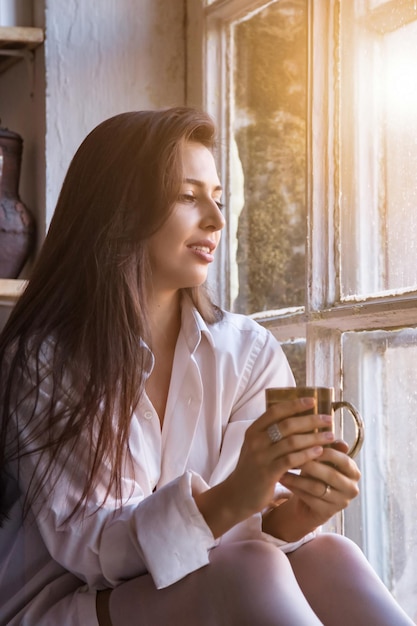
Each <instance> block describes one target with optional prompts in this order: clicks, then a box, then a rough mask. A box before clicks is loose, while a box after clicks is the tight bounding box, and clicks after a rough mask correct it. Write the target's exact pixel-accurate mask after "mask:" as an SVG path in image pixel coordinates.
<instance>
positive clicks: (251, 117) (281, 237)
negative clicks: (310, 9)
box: [229, 0, 307, 313]
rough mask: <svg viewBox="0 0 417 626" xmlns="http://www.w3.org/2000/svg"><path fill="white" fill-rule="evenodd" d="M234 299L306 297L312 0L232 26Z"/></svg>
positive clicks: (268, 304)
mask: <svg viewBox="0 0 417 626" xmlns="http://www.w3.org/2000/svg"><path fill="white" fill-rule="evenodd" d="M231 33H232V55H231V56H232V65H233V69H232V74H233V76H232V82H233V85H232V93H233V97H232V104H231V149H230V156H229V158H230V186H231V201H230V260H231V304H232V307H233V309H234V310H235V311H237V312H241V313H254V312H260V311H266V310H270V309H282V308H287V307H296V306H303V305H304V298H305V282H306V279H305V244H306V188H305V179H306V158H305V153H306V80H307V78H306V75H307V62H306V53H307V3H306V1H305V0H302V1H300V0H294V1H287V0H286V1H285V2H283V1H281V2H275V3H272V4H269V5H268V6H266V7H265V8H263V9H262V10H260V11H258V12H256V13H254V14H251V15H250V16H249V17H248V18H246V19H244V20H242V21H238V22H235V23H234V24H233V25H232V29H231Z"/></svg>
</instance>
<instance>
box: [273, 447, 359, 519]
mask: <svg viewBox="0 0 417 626" xmlns="http://www.w3.org/2000/svg"><path fill="white" fill-rule="evenodd" d="M360 476H361V474H360V471H359V469H358V467H357V465H356V463H355V462H354V461H352V459H350V458H349V457H348V456H347V455H346V454H345V453H343V452H339V451H338V450H335V449H333V448H324V449H323V454H322V455H321V456H320V457H319V458H318V459H317V460H316V461H312V462H308V463H306V464H305V465H303V467H302V471H301V473H300V474H299V475H294V474H291V473H288V474H286V475H285V476H283V477H282V478H281V483H282V484H283V485H284V486H285V487H287V488H288V489H290V490H291V491H293V493H297V494H298V495H299V496H300V497H303V495H304V497H305V498H306V497H313V498H319V499H325V500H326V502H333V503H334V504H337V505H338V507H339V508H338V510H340V509H341V508H343V507H345V506H347V504H348V503H349V502H350V501H351V500H352V499H353V498H355V497H356V496H357V495H358V493H359V488H358V481H359V479H360Z"/></svg>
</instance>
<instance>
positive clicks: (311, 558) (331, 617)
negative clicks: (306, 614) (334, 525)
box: [288, 534, 413, 626]
mask: <svg viewBox="0 0 417 626" xmlns="http://www.w3.org/2000/svg"><path fill="white" fill-rule="evenodd" d="M288 557H289V560H290V563H291V565H292V568H293V570H294V573H295V576H296V578H297V580H298V583H299V585H300V587H301V589H302V590H303V593H304V595H305V597H306V598H307V600H308V602H309V603H310V605H311V606H312V608H313V610H314V611H315V613H316V614H317V615H318V616H319V618H320V619H321V620H322V622H323V623H324V624H326V626H352V624H355V626H369V625H370V624H378V626H411V625H412V624H413V622H412V621H411V619H410V618H409V617H407V615H406V614H405V612H404V611H403V610H402V609H401V608H400V606H399V605H398V604H397V603H396V602H395V600H394V598H393V597H392V596H391V594H390V593H389V591H388V590H387V589H386V587H385V586H384V585H383V583H382V582H381V580H380V579H379V578H378V576H377V575H376V573H375V572H374V570H373V569H372V568H371V566H370V565H369V563H368V561H367V560H366V558H365V556H364V555H363V553H362V552H361V550H360V549H359V548H358V547H357V546H356V545H355V544H354V543H353V542H351V541H350V540H349V539H346V538H345V537H341V536H339V535H334V534H323V535H319V536H318V537H316V539H314V540H313V541H311V542H309V543H306V544H304V545H303V546H301V547H300V548H299V549H298V550H296V551H295V552H292V553H291V554H289V555H288Z"/></svg>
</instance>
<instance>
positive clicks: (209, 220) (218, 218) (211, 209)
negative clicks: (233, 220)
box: [203, 199, 226, 230]
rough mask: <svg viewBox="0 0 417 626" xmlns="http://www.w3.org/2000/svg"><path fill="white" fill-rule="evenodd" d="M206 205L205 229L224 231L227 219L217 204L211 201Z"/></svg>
mask: <svg viewBox="0 0 417 626" xmlns="http://www.w3.org/2000/svg"><path fill="white" fill-rule="evenodd" d="M204 204H205V206H204V217H203V221H204V227H205V228H209V229H211V230H222V228H224V226H225V224H226V219H225V217H224V215H223V213H222V211H221V209H220V208H219V206H218V204H217V202H215V201H214V200H211V199H210V200H208V201H207V202H206V203H204Z"/></svg>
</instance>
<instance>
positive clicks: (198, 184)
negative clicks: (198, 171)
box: [184, 178, 223, 191]
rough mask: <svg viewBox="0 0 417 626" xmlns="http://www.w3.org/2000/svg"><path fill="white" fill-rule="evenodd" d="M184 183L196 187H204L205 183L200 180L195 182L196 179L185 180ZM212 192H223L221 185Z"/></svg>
mask: <svg viewBox="0 0 417 626" xmlns="http://www.w3.org/2000/svg"><path fill="white" fill-rule="evenodd" d="M184 182H185V183H189V184H190V185H196V186H197V187H205V183H203V182H202V181H201V180H197V179H196V178H186V179H185V180H184ZM214 191H223V187H222V186H221V185H216V187H215V188H214Z"/></svg>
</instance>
